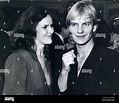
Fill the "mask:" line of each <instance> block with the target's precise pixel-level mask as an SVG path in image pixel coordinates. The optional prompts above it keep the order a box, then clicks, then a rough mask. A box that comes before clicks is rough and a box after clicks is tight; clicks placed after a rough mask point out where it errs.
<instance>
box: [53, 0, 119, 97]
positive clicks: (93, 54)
mask: <svg viewBox="0 0 119 103" xmlns="http://www.w3.org/2000/svg"><path fill="white" fill-rule="evenodd" d="M66 23H67V26H68V28H69V31H70V32H71V35H72V38H73V39H74V41H75V47H74V49H72V50H69V51H68V52H65V53H63V54H62V57H59V62H58V63H57V72H56V73H55V76H54V77H55V78H54V82H53V93H54V94H60V95H61V94H63V95H119V54H118V53H117V52H115V51H113V50H111V49H107V48H105V47H101V46H99V45H98V46H97V45H96V44H94V41H93V37H94V36H93V33H94V32H95V31H96V28H97V25H96V23H97V17H96V10H95V8H94V6H93V5H92V4H91V3H90V2H84V1H79V2H77V3H75V4H74V5H73V6H72V8H71V9H70V10H69V12H68V14H67V17H66ZM100 42H101V41H100ZM61 60H62V61H61Z"/></svg>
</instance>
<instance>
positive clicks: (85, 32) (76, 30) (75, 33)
mask: <svg viewBox="0 0 119 103" xmlns="http://www.w3.org/2000/svg"><path fill="white" fill-rule="evenodd" d="M69 31H70V32H71V35H72V37H73V39H74V41H75V42H76V43H77V44H79V45H82V44H85V43H86V42H87V41H88V40H89V39H90V37H91V36H92V31H93V20H92V19H91V18H89V16H87V15H85V14H84V15H82V16H81V17H76V18H75V19H74V20H72V21H71V22H70V26H69ZM91 40H92V39H91Z"/></svg>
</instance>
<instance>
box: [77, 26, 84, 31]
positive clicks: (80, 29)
mask: <svg viewBox="0 0 119 103" xmlns="http://www.w3.org/2000/svg"><path fill="white" fill-rule="evenodd" d="M77 31H78V33H82V32H83V27H82V25H78V30H77Z"/></svg>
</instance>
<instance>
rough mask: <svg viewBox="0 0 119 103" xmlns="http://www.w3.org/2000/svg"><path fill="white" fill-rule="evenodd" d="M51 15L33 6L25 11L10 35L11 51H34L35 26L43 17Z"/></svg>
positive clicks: (38, 6) (42, 8)
mask: <svg viewBox="0 0 119 103" xmlns="http://www.w3.org/2000/svg"><path fill="white" fill-rule="evenodd" d="M47 15H50V16H51V14H50V13H49V12H48V10H46V9H45V8H44V7H42V6H41V5H39V4H37V5H33V6H31V7H29V8H28V9H27V10H25V11H24V12H23V13H22V15H21V18H20V19H19V21H18V22H17V24H16V26H15V28H14V29H13V31H12V34H11V38H10V41H11V45H12V47H13V48H12V49H14V50H16V49H18V48H24V49H27V50H28V49H30V50H34V47H35V38H36V26H37V24H38V22H39V21H41V20H42V19H43V18H44V17H46V16H47Z"/></svg>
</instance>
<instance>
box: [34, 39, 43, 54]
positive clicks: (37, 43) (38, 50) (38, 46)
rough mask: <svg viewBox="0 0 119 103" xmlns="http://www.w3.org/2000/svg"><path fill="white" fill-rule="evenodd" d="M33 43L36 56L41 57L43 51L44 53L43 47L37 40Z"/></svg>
mask: <svg viewBox="0 0 119 103" xmlns="http://www.w3.org/2000/svg"><path fill="white" fill-rule="evenodd" d="M35 43H36V54H38V55H40V56H43V51H44V46H45V45H43V44H41V43H39V42H38V40H37V39H36V41H35Z"/></svg>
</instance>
